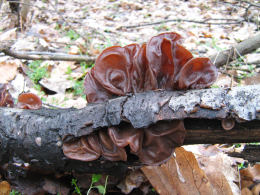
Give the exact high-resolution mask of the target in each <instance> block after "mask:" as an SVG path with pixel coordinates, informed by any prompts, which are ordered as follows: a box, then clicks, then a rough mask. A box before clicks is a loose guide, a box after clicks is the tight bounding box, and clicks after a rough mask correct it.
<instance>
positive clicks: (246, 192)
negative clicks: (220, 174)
mask: <svg viewBox="0 0 260 195" xmlns="http://www.w3.org/2000/svg"><path fill="white" fill-rule="evenodd" d="M241 195H253V193H252V192H251V191H250V190H249V189H248V188H243V189H242V191H241Z"/></svg>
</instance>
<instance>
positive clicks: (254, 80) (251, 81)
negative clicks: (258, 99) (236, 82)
mask: <svg viewBox="0 0 260 195" xmlns="http://www.w3.org/2000/svg"><path fill="white" fill-rule="evenodd" d="M241 83H243V85H258V84H259V83H260V73H256V75H255V76H252V77H247V78H245V79H244V80H243V81H241Z"/></svg>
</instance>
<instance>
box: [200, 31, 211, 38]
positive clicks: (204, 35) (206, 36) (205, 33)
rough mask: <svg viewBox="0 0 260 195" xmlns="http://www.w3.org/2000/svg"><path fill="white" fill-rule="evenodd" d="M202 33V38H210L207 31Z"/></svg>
mask: <svg viewBox="0 0 260 195" xmlns="http://www.w3.org/2000/svg"><path fill="white" fill-rule="evenodd" d="M202 35H203V37H204V38H212V34H210V33H208V32H202Z"/></svg>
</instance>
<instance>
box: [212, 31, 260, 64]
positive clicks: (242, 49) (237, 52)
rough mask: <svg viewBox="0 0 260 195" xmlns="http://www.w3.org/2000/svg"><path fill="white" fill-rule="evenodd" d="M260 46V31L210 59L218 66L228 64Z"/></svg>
mask: <svg viewBox="0 0 260 195" xmlns="http://www.w3.org/2000/svg"><path fill="white" fill-rule="evenodd" d="M259 47H260V33H258V34H256V35H255V36H253V37H250V38H248V39H246V40H244V41H242V42H240V43H238V44H237V45H235V46H233V47H231V48H230V49H227V50H224V51H221V52H218V53H216V54H215V55H212V56H210V59H211V61H212V62H213V63H214V64H215V65H216V66H217V67H219V66H222V65H225V64H228V63H229V62H231V61H232V60H235V59H236V58H238V57H241V56H243V55H246V54H248V53H251V52H253V51H255V50H256V49H257V48H259Z"/></svg>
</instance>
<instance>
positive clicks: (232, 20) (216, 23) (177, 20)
mask: <svg viewBox="0 0 260 195" xmlns="http://www.w3.org/2000/svg"><path fill="white" fill-rule="evenodd" d="M209 21H229V22H209ZM243 21H244V20H240V19H228V18H227V19H225V18H211V19H206V20H186V19H180V18H178V19H170V20H162V21H158V22H151V23H144V24H137V25H132V26H121V27H120V28H138V27H144V26H152V25H157V24H162V23H169V22H190V23H197V24H207V25H227V24H240V23H242V22H243Z"/></svg>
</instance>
